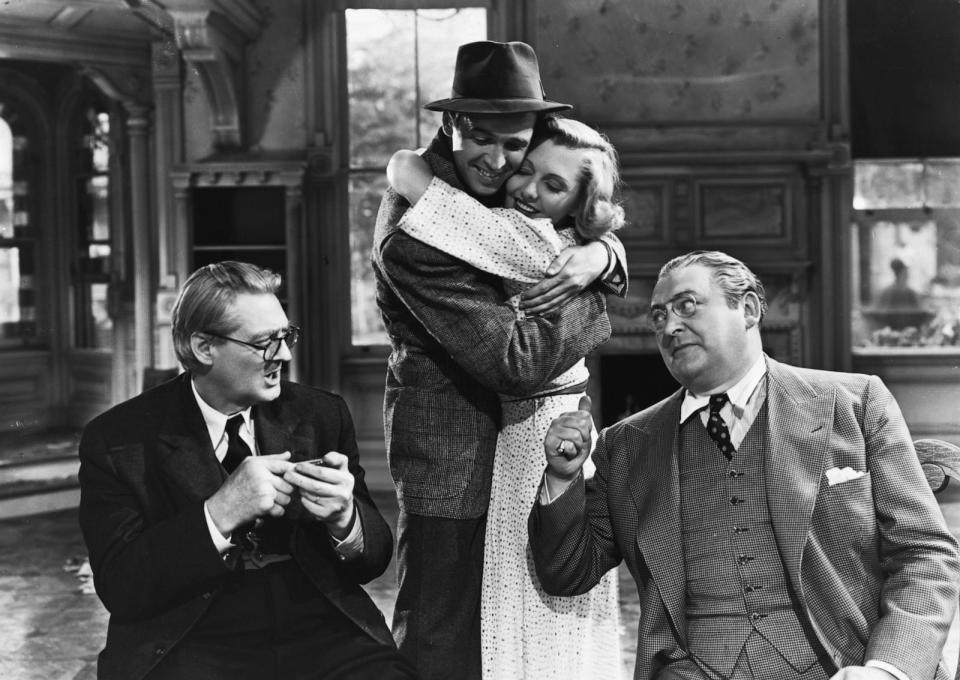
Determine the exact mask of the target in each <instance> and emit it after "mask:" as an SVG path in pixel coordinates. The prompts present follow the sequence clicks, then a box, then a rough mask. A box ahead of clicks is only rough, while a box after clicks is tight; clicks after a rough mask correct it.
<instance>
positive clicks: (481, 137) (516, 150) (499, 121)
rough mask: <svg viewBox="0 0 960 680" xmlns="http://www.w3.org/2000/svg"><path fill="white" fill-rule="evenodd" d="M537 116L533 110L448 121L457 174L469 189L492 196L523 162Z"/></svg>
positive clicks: (446, 127) (477, 193) (478, 194)
mask: <svg viewBox="0 0 960 680" xmlns="http://www.w3.org/2000/svg"><path fill="white" fill-rule="evenodd" d="M536 120H537V117H536V114H534V113H518V114H512V115H497V116H487V115H479V114H470V123H471V124H470V125H456V124H453V123H449V124H448V123H447V122H446V121H445V123H444V129H445V130H446V131H447V133H448V134H449V135H450V143H451V147H452V148H453V162H454V165H455V166H456V168H457V175H458V176H459V177H460V180H461V181H462V182H463V184H464V186H465V188H466V189H467V191H468V192H470V193H471V194H473V195H474V196H492V195H493V194H495V193H497V191H499V190H500V187H501V186H503V183H504V181H506V179H507V177H509V176H510V175H512V174H513V173H514V172H516V170H517V168H519V167H520V163H521V162H523V156H524V154H526V152H527V147H528V146H530V139H531V138H532V137H533V125H534V123H536ZM461 128H462V129H461ZM467 128H469V129H467Z"/></svg>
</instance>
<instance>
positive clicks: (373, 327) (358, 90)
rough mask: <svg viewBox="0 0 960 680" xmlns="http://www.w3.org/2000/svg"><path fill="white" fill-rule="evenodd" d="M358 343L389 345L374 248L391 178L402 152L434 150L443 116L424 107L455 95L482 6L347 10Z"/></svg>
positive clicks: (481, 24)
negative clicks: (462, 55)
mask: <svg viewBox="0 0 960 680" xmlns="http://www.w3.org/2000/svg"><path fill="white" fill-rule="evenodd" d="M345 14H346V27H347V93H348V106H349V111H348V120H349V138H350V139H349V185H348V192H349V197H350V201H349V215H350V274H351V291H350V294H351V310H352V340H353V344H354V345H372V344H384V343H386V342H387V337H386V333H385V332H384V330H383V325H382V323H381V321H380V314H379V312H378V311H377V305H376V299H375V282H374V276H373V271H372V270H371V267H370V249H371V247H372V244H373V230H374V226H375V224H376V218H377V210H378V208H379V206H380V198H381V197H382V196H383V192H384V190H385V189H386V178H385V177H384V171H385V168H386V163H387V161H388V160H389V158H390V156H391V155H392V154H393V152H394V151H396V150H397V149H417V148H421V147H425V146H427V145H429V143H430V140H431V139H432V138H433V136H434V134H435V133H436V130H437V128H438V127H439V125H440V114H439V113H435V112H432V111H426V110H424V109H423V108H422V106H423V104H425V103H427V102H430V101H433V100H435V99H442V98H444V97H449V96H450V86H451V84H452V82H453V67H454V63H455V61H456V55H457V48H458V47H459V46H460V45H461V44H463V43H466V42H472V41H475V40H484V39H485V38H486V35H487V30H486V27H487V17H486V10H485V9H484V8H481V7H468V8H451V9H430V10H425V9H422V10H379V9H352V10H346V12H345Z"/></svg>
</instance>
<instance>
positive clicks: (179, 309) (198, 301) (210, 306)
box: [172, 260, 281, 372]
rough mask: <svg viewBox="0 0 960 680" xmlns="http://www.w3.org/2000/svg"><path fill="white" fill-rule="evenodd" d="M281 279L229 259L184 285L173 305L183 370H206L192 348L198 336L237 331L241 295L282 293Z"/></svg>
mask: <svg viewBox="0 0 960 680" xmlns="http://www.w3.org/2000/svg"><path fill="white" fill-rule="evenodd" d="M280 284H281V278H280V275H279V274H276V273H274V272H272V271H270V270H269V269H262V268H261V267H258V266H256V265H253V264H249V263H247V262H235V261H232V260H226V261H224V262H216V263H213V264H208V265H206V266H204V267H200V269H197V270H196V271H195V272H193V274H191V275H190V277H189V278H188V279H187V280H186V282H185V283H184V284H183V288H181V289H180V295H179V296H178V297H177V301H176V303H175V304H174V306H173V313H172V318H173V348H174V351H175V352H176V353H177V359H179V360H180V363H181V364H183V367H184V368H185V369H186V370H188V371H191V372H197V371H200V370H202V369H203V364H201V363H200V362H198V361H197V359H196V357H195V356H194V354H193V349H192V348H191V346H190V338H191V336H192V335H193V334H194V333H198V332H204V331H210V332H213V333H219V334H222V335H229V334H230V333H232V332H233V331H234V330H236V327H237V322H236V319H235V318H233V317H232V316H231V310H232V309H233V303H234V302H235V301H236V299H237V295H240V294H243V293H250V294H259V293H265V294H266V293H269V294H273V295H276V294H277V291H278V290H280Z"/></svg>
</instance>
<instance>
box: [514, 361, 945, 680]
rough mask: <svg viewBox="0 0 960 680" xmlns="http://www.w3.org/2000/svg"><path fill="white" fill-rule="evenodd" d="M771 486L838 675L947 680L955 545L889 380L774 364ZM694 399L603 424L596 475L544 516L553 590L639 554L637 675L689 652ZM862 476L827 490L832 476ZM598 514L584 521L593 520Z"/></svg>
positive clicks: (584, 581) (782, 544)
mask: <svg viewBox="0 0 960 680" xmlns="http://www.w3.org/2000/svg"><path fill="white" fill-rule="evenodd" d="M767 366H768V371H769V373H768V390H767V400H768V412H769V418H768V422H769V430H768V431H767V432H766V433H765V439H764V441H765V443H766V455H767V458H766V460H765V467H766V490H767V496H768V499H769V500H768V503H769V506H770V515H771V520H772V522H773V528H774V533H775V536H776V540H777V545H778V547H779V550H780V555H781V557H782V559H783V563H784V566H785V567H786V571H787V576H788V578H789V580H790V583H791V585H792V587H793V589H794V592H796V593H797V595H798V597H799V598H800V604H801V606H802V608H803V610H804V612H805V613H806V615H807V616H808V618H809V620H810V621H811V623H812V624H813V628H814V630H815V631H816V633H817V635H818V637H819V638H820V641H821V642H822V643H823V645H824V647H825V648H826V649H827V651H828V652H829V654H830V655H831V656H832V658H833V660H834V663H835V664H836V665H837V667H838V668H842V667H844V666H850V665H861V664H863V663H864V662H865V661H866V660H870V659H877V660H882V661H885V662H888V663H891V664H893V665H894V666H896V667H897V668H899V669H901V670H903V671H904V672H905V673H907V674H908V675H909V676H910V678H911V680H929V679H931V678H937V679H938V680H940V679H941V678H943V679H946V677H947V676H946V672H945V670H944V669H943V667H942V665H941V666H940V667H938V661H939V657H940V652H941V649H942V647H943V644H944V641H945V640H946V636H947V631H948V629H949V626H950V622H951V620H952V618H953V615H954V611H955V609H956V605H957V597H958V576H960V561H958V553H957V542H956V541H955V540H954V538H953V536H952V535H951V534H950V532H949V530H948V529H947V527H946V525H945V523H944V520H943V515H942V513H941V512H940V509H939V507H938V505H937V502H936V500H935V499H934V497H933V494H932V492H931V491H930V488H929V486H928V485H927V482H926V480H925V478H924V475H923V472H922V471H921V469H920V465H919V463H918V461H917V457H916V453H915V452H914V449H913V444H912V441H911V439H910V433H909V431H908V430H907V427H906V424H905V423H904V420H903V416H902V415H901V413H900V408H899V407H898V406H897V403H896V401H895V400H894V398H893V395H891V394H890V392H889V390H887V388H886V387H885V386H884V385H883V383H882V382H881V381H880V379H879V378H877V377H876V376H865V375H854V374H848V373H833V372H827V371H815V370H809V369H801V368H794V367H791V366H787V365H784V364H780V363H777V362H776V361H773V360H772V359H769V358H768V359H767ZM682 394H683V391H682V390H680V391H678V392H677V393H675V394H674V395H672V396H671V397H669V398H667V399H665V400H663V401H661V402H660V403H658V404H656V405H654V406H651V407H650V408H648V409H646V410H644V411H642V412H640V413H637V414H635V415H633V416H630V417H629V418H627V419H625V420H622V421H620V422H619V423H616V424H615V425H613V426H611V427H609V428H606V429H605V430H604V431H603V432H601V433H600V440H599V442H598V445H597V449H596V451H595V452H594V454H593V457H594V460H595V461H596V465H597V472H596V475H595V477H594V478H593V479H591V480H590V481H589V482H587V483H586V485H585V484H584V482H583V481H582V477H581V478H580V479H579V480H578V481H577V483H576V484H575V485H574V486H573V487H571V488H570V489H568V490H567V491H566V492H565V493H564V494H563V495H562V496H560V497H559V498H558V499H556V500H555V501H554V502H553V503H551V504H549V505H545V506H544V505H540V504H539V503H538V504H537V505H535V506H534V508H533V510H532V512H531V515H530V523H529V529H530V543H531V546H532V548H533V553H534V560H535V563H536V568H537V574H538V575H539V577H540V580H541V582H542V583H543V585H544V588H545V589H546V590H547V591H548V592H551V593H554V594H558V595H572V594H576V593H582V592H585V591H587V590H589V589H590V588H591V587H592V586H593V585H594V584H595V583H597V581H598V580H599V578H600V576H601V575H602V574H603V573H604V572H606V571H607V570H609V569H612V568H613V567H615V566H616V565H618V564H619V563H620V561H621V559H624V560H626V562H627V566H628V567H629V569H630V572H631V573H632V574H633V577H634V579H635V580H636V582H637V586H638V590H639V593H640V600H641V607H642V614H641V617H640V624H639V640H638V647H637V660H636V671H635V675H634V677H635V678H651V677H654V676H655V675H656V673H657V671H658V670H659V669H661V668H662V667H663V666H664V665H666V664H668V663H669V662H670V661H672V660H675V659H679V658H682V657H683V656H685V648H686V646H687V637H686V618H685V615H684V610H685V604H686V603H685V569H684V557H683V548H682V539H681V534H680V527H681V520H680V498H679V477H678V463H677V461H678V454H679V440H678V430H679V428H678V421H679V409H680V402H681V399H682ZM835 467H839V468H843V467H851V468H853V469H854V470H858V471H864V472H866V474H865V475H863V476H861V477H859V478H857V479H853V480H850V481H847V482H843V483H840V484H836V485H834V486H830V485H828V482H827V478H826V476H825V472H826V471H827V470H829V469H831V468H835ZM584 504H586V513H584Z"/></svg>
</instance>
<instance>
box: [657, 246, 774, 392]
mask: <svg viewBox="0 0 960 680" xmlns="http://www.w3.org/2000/svg"><path fill="white" fill-rule="evenodd" d="M681 295H690V296H692V297H693V298H694V299H695V300H696V302H697V305H696V311H695V312H694V313H693V315H692V316H690V317H689V318H680V317H679V316H677V315H676V314H675V313H674V312H673V311H672V310H670V309H669V307H668V312H667V318H666V321H665V323H664V324H663V327H662V328H660V327H658V328H656V334H657V344H658V346H659V348H660V355H661V356H662V357H663V362H664V363H665V364H666V366H667V369H668V370H669V371H670V374H671V375H672V376H673V377H674V378H675V379H676V380H677V382H679V383H680V384H681V385H683V386H684V387H686V388H687V389H689V390H690V391H692V392H694V393H695V394H701V395H702V394H714V393H717V392H719V391H724V390H726V389H728V388H729V387H732V386H733V385H734V384H736V382H737V381H738V380H739V379H740V378H741V377H743V375H744V374H745V373H746V372H747V371H748V370H749V369H750V367H751V366H752V365H753V364H754V362H755V361H757V359H759V358H760V353H761V352H762V349H761V344H760V332H759V301H758V300H757V298H756V295H755V294H754V293H747V294H745V295H744V296H743V298H742V299H741V300H740V301H739V302H738V303H737V305H736V306H735V307H731V306H730V305H729V304H728V302H727V298H726V297H725V296H724V291H723V289H721V288H720V286H718V285H717V282H716V280H715V279H714V276H713V270H712V269H710V268H709V267H706V266H704V265H701V264H693V265H690V266H687V267H683V268H682V269H675V270H673V271H671V272H669V273H668V274H666V275H665V276H664V277H663V278H662V279H660V280H659V281H658V282H657V285H656V286H655V287H654V289H653V296H652V298H651V301H650V306H651V308H657V307H659V306H664V305H667V303H668V302H670V301H672V300H674V299H675V298H677V297H678V296H681Z"/></svg>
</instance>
